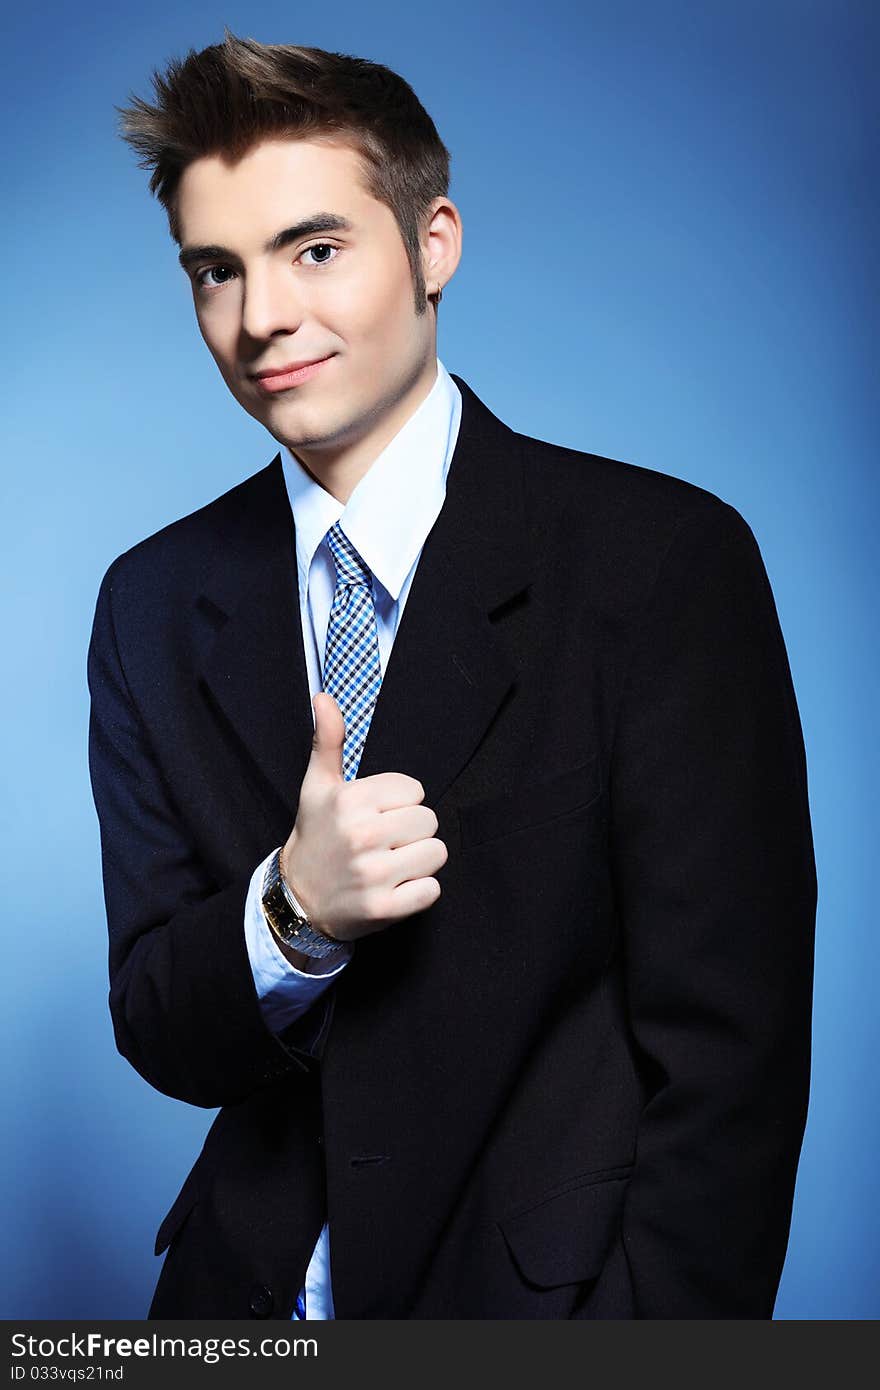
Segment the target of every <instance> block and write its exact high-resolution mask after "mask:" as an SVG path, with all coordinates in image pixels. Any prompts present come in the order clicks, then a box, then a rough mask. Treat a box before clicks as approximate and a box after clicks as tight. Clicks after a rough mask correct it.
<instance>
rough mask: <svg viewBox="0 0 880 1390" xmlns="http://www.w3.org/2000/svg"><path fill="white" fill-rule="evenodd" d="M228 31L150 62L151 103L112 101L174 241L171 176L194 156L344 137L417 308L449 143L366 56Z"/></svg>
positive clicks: (406, 91)
mask: <svg viewBox="0 0 880 1390" xmlns="http://www.w3.org/2000/svg"><path fill="white" fill-rule="evenodd" d="M224 31H225V33H224V39H223V42H222V43H218V44H212V45H211V46H210V47H208V48H203V49H202V50H201V51H200V52H198V53H197V52H195V50H194V49H190V51H189V53H188V54H187V56H186V58H185V59H183V60H182V61H181V60H180V59H172V60H171V61H170V62H169V64H168V66H167V68H166V70H165V72H164V73H161V72H158V71H154V72H153V76H152V83H153V90H154V93H155V98H156V100H155V104H152V105H151V104H150V103H149V102H146V101H144V100H143V99H142V98H141V97H138V96H135V95H133V94H132V95H131V96H130V98H129V99H130V101H131V105H130V106H128V107H121V106H117V107H116V108H115V109H116V110H117V111H118V112H119V115H120V130H119V133H120V135H121V137H122V139H123V140H126V141H127V142H128V144H129V145H131V146H132V148H133V149H134V150H136V151H137V153H138V155H139V159H138V165H139V166H140V168H142V169H151V170H152V171H153V172H152V177H151V178H150V192H151V193H153V194H155V195H156V197H157V198H158V200H159V202H160V203H161V204H162V206H163V208H164V209H165V212H166V213H167V216H168V226H169V230H170V232H171V236H172V237H173V239H174V240H175V241H176V242H177V244H178V246H179V245H180V242H181V233H180V223H179V219H178V215H177V194H178V186H179V183H180V178H181V175H182V174H183V171H184V170H185V169H186V168H187V166H188V165H189V164H191V163H192V162H193V160H196V159H199V158H201V157H202V156H204V155H217V154H220V155H223V156H224V158H226V159H228V160H230V161H235V160H237V159H239V158H241V157H242V156H243V155H245V154H247V153H248V151H249V150H251V149H252V148H253V147H254V146H255V145H256V144H257V143H258V142H259V141H260V140H263V139H267V138H279V137H285V136H290V137H294V138H297V137H298V138H309V137H310V136H321V135H325V134H329V135H333V136H336V137H340V138H342V139H344V141H345V143H347V144H350V145H351V146H352V147H353V148H354V149H355V150H356V151H357V152H358V154H359V156H360V159H361V166H362V170H363V178H364V185H365V187H366V188H367V190H368V192H369V193H370V194H371V195H372V196H373V197H374V198H376V199H378V201H379V202H382V203H385V204H386V205H387V206H388V207H389V208H390V209H391V211H392V212H393V214H394V217H395V219H396V221H397V225H398V227H399V228H400V234H401V237H402V238H403V244H404V246H405V248H406V253H407V257H408V259H409V263H410V269H411V271H412V277H413V288H414V292H415V306H416V313H418V314H422V313H424V311H425V309H426V307H427V299H426V294H425V281H424V276H423V274H422V263H421V251H420V237H421V233H422V231H423V229H424V227H425V226H426V224H427V221H428V212H429V207H430V204H431V202H432V200H433V199H434V198H436V197H438V196H441V195H442V196H446V194H447V193H448V191H449V151H448V150H447V149H446V146H445V145H444V144H443V142H442V141H441V139H440V137H439V135H438V134H437V130H436V127H435V125H434V122H433V121H432V120H431V117H430V116H429V115H428V113H427V111H426V110H425V108H424V107H423V106H422V104H421V102H420V101H419V99H418V97H417V96H416V94H415V92H414V91H413V89H412V88H411V87H410V85H409V83H408V82H406V81H405V80H404V79H403V78H402V77H400V76H399V75H398V74H397V73H396V72H392V70H391V69H390V68H386V67H383V65H382V64H381V63H373V62H370V61H369V60H368V59H366V58H355V57H352V56H350V55H349V54H346V53H330V52H327V51H326V50H325V49H323V48H300V47H297V46H295V45H294V44H277V43H270V44H266V43H258V42H257V40H256V39H246V38H239V37H237V36H236V35H235V34H233V33H232V32H231V31H230V30H229V29H228V28H227V27H226V26H225V25H224Z"/></svg>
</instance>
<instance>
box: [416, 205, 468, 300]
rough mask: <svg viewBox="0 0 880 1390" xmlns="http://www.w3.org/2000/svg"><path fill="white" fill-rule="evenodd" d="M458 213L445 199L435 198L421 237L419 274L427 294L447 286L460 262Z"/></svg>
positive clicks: (460, 233)
mask: <svg viewBox="0 0 880 1390" xmlns="http://www.w3.org/2000/svg"><path fill="white" fill-rule="evenodd" d="M461 241H462V224H461V213H460V212H459V210H458V208H457V207H456V206H455V203H453V202H451V201H450V199H449V198H444V197H439V198H435V199H434V202H433V204H432V208H431V212H430V214H429V216H428V220H427V222H426V225H425V231H424V234H423V236H422V272H423V274H424V277H425V289H426V293H427V294H429V295H430V294H434V293H435V292H436V290H437V287H438V286H440V287H442V286H444V285H447V284H448V283H449V281H450V280H451V279H452V277H453V275H454V274H455V272H456V270H457V269H458V263H459V261H460V260H461Z"/></svg>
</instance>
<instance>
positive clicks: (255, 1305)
mask: <svg viewBox="0 0 880 1390" xmlns="http://www.w3.org/2000/svg"><path fill="white" fill-rule="evenodd" d="M274 1307H275V1299H274V1298H273V1297H272V1290H271V1289H267V1288H266V1285H265V1284H254V1287H253V1288H252V1289H251V1312H252V1313H253V1315H254V1317H255V1318H268V1317H270V1316H271V1314H272V1309H273V1308H274Z"/></svg>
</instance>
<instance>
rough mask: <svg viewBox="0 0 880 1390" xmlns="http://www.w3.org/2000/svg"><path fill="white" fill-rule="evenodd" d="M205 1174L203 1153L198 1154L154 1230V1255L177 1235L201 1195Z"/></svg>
mask: <svg viewBox="0 0 880 1390" xmlns="http://www.w3.org/2000/svg"><path fill="white" fill-rule="evenodd" d="M207 1176H208V1174H207V1170H206V1165H205V1163H204V1161H203V1155H200V1156H199V1157H198V1158H197V1159H196V1161H195V1163H194V1164H193V1167H192V1168H191V1169H190V1172H189V1175H188V1176H187V1178H186V1180H185V1182H184V1184H183V1187H182V1188H181V1189H180V1191H179V1192H178V1194H177V1196H176V1197H175V1199H174V1201H173V1203H172V1205H171V1207H170V1209H169V1210H168V1212H167V1213H166V1215H165V1216H164V1218H163V1220H162V1224H161V1225H160V1227H159V1229H158V1231H157V1232H156V1244H155V1246H154V1249H153V1253H154V1254H155V1255H161V1254H162V1251H163V1250H165V1249H166V1248H167V1246H169V1245H170V1244H171V1242H172V1240H173V1239H174V1237H175V1236H176V1235H177V1232H178V1231H179V1230H180V1228H181V1226H182V1225H183V1223H184V1221H185V1220H186V1218H187V1217H188V1216H189V1213H190V1212H191V1211H192V1209H193V1207H194V1206H195V1204H196V1202H197V1201H198V1200H199V1198H200V1197H201V1196H202V1195H203V1193H204V1190H205V1182H206V1178H207Z"/></svg>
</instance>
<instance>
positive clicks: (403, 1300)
mask: <svg viewBox="0 0 880 1390" xmlns="http://www.w3.org/2000/svg"><path fill="white" fill-rule="evenodd" d="M156 96H157V104H156V105H155V106H150V105H148V104H147V103H145V102H142V101H140V100H136V101H135V103H134V105H133V107H131V108H130V109H129V110H127V111H126V112H125V113H124V120H125V126H124V133H125V135H126V138H127V139H129V140H130V141H131V143H132V145H133V146H134V147H135V148H136V149H138V150H139V152H140V153H141V155H142V156H143V159H142V162H143V163H145V164H146V165H147V166H149V167H152V168H153V170H154V173H153V177H152V182H151V189H152V190H153V191H154V192H156V193H157V194H158V196H159V198H160V200H161V201H162V203H163V205H164V206H165V208H166V210H167V212H168V216H169V221H170V227H171V232H172V235H173V236H174V238H175V240H176V241H177V243H178V244H179V246H180V260H181V264H182V265H183V267H184V269H185V271H186V273H187V274H188V276H189V278H190V280H191V283H192V290H193V298H194V304H195V310H196V316H197V319H198V323H199V327H200V329H201V332H202V335H203V337H204V339H205V342H206V343H207V346H208V348H209V350H210V352H211V354H212V355H213V357H214V359H215V361H216V362H217V365H218V367H219V369H220V372H221V374H222V376H223V378H224V380H225V381H226V383H227V385H228V387H229V389H230V391H231V392H232V394H233V396H234V397H235V399H236V400H237V401H238V402H239V403H240V405H242V406H243V407H244V409H245V410H247V411H248V412H249V414H251V415H253V416H254V417H255V418H256V419H258V420H260V421H261V422H262V423H263V424H264V425H265V426H266V428H267V430H268V431H269V433H270V434H271V435H272V436H273V438H274V439H275V440H277V442H278V444H279V446H280V451H279V453H277V454H276V455H275V457H274V458H273V459H272V461H271V463H269V464H268V465H267V466H266V467H264V468H262V469H261V470H260V471H259V472H256V473H255V474H253V476H251V477H248V478H247V479H246V480H245V481H244V482H242V483H241V484H239V485H238V486H237V487H234V488H233V489H232V490H231V491H229V492H227V493H225V494H224V495H223V496H221V497H219V498H217V499H216V500H214V501H211V502H209V503H208V504H207V505H206V506H204V507H202V508H201V509H200V510H198V511H196V512H195V513H193V514H192V515H191V516H187V517H184V518H183V519H182V520H180V521H177V522H175V523H173V524H171V525H169V526H166V527H165V528H164V529H163V530H161V531H159V532H158V533H157V534H156V535H153V536H151V537H149V538H148V539H147V540H145V541H142V542H141V543H140V544H138V545H136V546H134V547H133V548H132V549H131V550H129V551H127V552H126V553H125V554H123V555H121V556H120V557H119V558H118V559H117V560H115V561H114V563H113V564H112V565H111V566H110V568H109V570H108V571H107V574H106V575H105V577H104V580H103V582H102V584H101V588H100V593H99V596H98V602H97V609H96V613H95V622H94V630H93V634H92V642H91V646H90V651H89V683H90V689H91V694H92V720H91V730H90V763H91V773H92V784H93V788H94V794H95V801H96V805H97V809H98V815H99V819H100V825H101V836H102V854H103V869H104V882H105V893H106V903H107V914H108V922H109V930H110V977H111V995H110V1007H111V1012H112V1017H113V1022H114V1027H115V1033H116V1040H117V1043H118V1046H119V1048H120V1051H121V1052H122V1053H123V1055H124V1056H126V1057H127V1058H128V1059H129V1060H130V1061H131V1063H132V1065H133V1066H134V1067H136V1068H137V1070H138V1071H139V1072H140V1073H141V1075H142V1076H144V1077H145V1078H146V1079H147V1080H148V1081H149V1082H150V1083H151V1084H152V1085H154V1086H156V1087H157V1088H158V1089H159V1090H160V1091H163V1092H164V1093H166V1094H168V1095H171V1096H175V1097H178V1098H179V1099H181V1100H184V1101H187V1102H189V1103H190V1104H193V1105H201V1106H205V1107H212V1108H213V1107H221V1108H220V1112H219V1114H218V1115H217V1117H216V1119H215V1121H214V1123H213V1124H212V1126H211V1128H210V1131H209V1134H208V1136H207V1139H206V1142H205V1145H204V1148H203V1150H202V1153H201V1155H200V1156H199V1158H198V1160H197V1162H196V1163H195V1166H194V1167H193V1169H192V1171H191V1173H190V1174H189V1176H188V1177H187V1179H186V1181H185V1183H184V1185H183V1187H182V1189H181V1191H180V1193H179V1195H178V1197H177V1199H176V1201H175V1202H174V1203H173V1205H172V1207H171V1209H170V1211H169V1212H168V1214H167V1216H166V1217H165V1219H164V1221H163V1222H162V1224H161V1226H160V1228H159V1232H158V1237H157V1241H156V1252H157V1253H160V1252H162V1251H163V1250H165V1249H166V1247H167V1248H168V1254H167V1256H166V1259H165V1263H164V1266H163V1268H162V1273H161V1276H160V1278H159V1282H158V1287H157V1289H156V1293H155V1297H154V1299H153V1303H152V1306H151V1309H150V1314H151V1316H153V1317H178V1318H179V1317H234V1318H235V1317H241V1318H247V1317H258V1318H262V1317H275V1318H289V1317H291V1316H294V1317H296V1316H299V1317H302V1316H305V1317H307V1318H327V1317H333V1316H336V1317H343V1318H477V1317H488V1318H646V1317H661V1318H668V1317H674V1318H682V1317H684V1318H689V1317H735V1318H754V1317H760V1318H766V1317H770V1316H771V1314H772V1310H773V1303H774V1298H775V1294H776V1289H777V1285H778V1280H779V1276H780V1272H781V1269H782V1264H783V1259H784V1255H785V1249H786V1243H787V1238H788V1229H789V1222H790V1214H791V1203H792V1195H793V1189H794V1180H795V1173H796V1168H797V1161H798V1155H799V1151H800V1145H801V1139H802V1134H803V1127H804V1121H805V1115H806V1107H807V1098H808V1087H809V1067H810V1012H811V986H812V962H813V929H814V912H815V891H816V890H815V875H814V864H813V853H812V844H811V835H810V823H809V812H808V802H807V788H806V774H805V766H804V753H803V744H802V738H801V730H800V724H799V719H798V713H797V708H796V704H795V698H794V693H793V690H792V685H791V680H790V675H789V669H788V663H787V659H786V655H785V650H784V646H783V642H782V638H781V635H780V630H779V625H778V621H777V616H776V611H775V607H774V603H773V598H772V595H771V592H770V588H769V585H768V582H767V578H766V575H765V571H764V567H763V564H762V561H761V558H760V554H759V551H758V548H757V545H756V543H755V541H754V538H753V536H752V534H751V532H750V530H749V528H748V526H747V525H746V524H745V522H744V521H743V520H742V518H741V517H740V516H739V514H738V513H737V512H735V511H734V510H733V509H732V508H731V507H729V506H727V505H726V504H725V503H724V502H722V501H720V500H719V499H718V498H716V497H714V496H712V495H711V494H709V493H707V492H704V491H702V490H700V489H698V488H695V487H693V486H690V485H688V484H686V483H684V482H681V481H678V480H676V479H674V478H671V477H666V476H663V475H661V474H658V473H654V472H650V471H648V470H645V469H642V468H638V467H635V466H632V465H628V464H625V463H619V462H616V461H613V460H609V459H605V458H600V457H597V456H595V455H592V454H588V453H579V452H576V451H574V450H570V449H565V448H562V447H559V446H555V445H553V444H548V443H543V442H541V441H539V440H536V439H532V438H530V437H528V436H525V435H521V434H517V433H515V432H514V431H513V430H511V429H509V428H508V427H507V426H505V425H504V424H502V423H501V421H500V420H498V419H497V418H496V417H495V416H494V415H493V414H492V413H491V412H490V411H489V410H488V409H487V407H486V406H485V405H484V404H483V403H482V402H481V401H480V400H479V399H478V397H477V396H476V395H475V394H474V392H473V391H472V390H471V389H470V387H469V386H468V385H467V384H466V383H465V382H464V381H463V380H461V378H459V377H456V376H450V375H449V374H448V373H447V371H446V370H445V368H444V367H443V365H442V364H441V363H439V362H438V360H437V356H436V331H437V307H436V306H437V304H438V303H439V300H440V294H441V292H442V290H443V287H444V286H445V285H446V284H447V283H448V282H449V280H450V279H451V277H452V276H453V274H454V272H455V269H456V267H457V265H458V261H459V257H460V254H461V219H460V216H459V213H458V210H457V209H456V207H455V205H454V204H453V203H452V202H450V200H449V198H448V197H447V189H448V154H447V151H446V150H445V148H444V146H443V145H442V143H441V142H440V139H439V137H438V135H437V132H436V130H435V128H434V125H433V123H432V122H431V120H430V118H429V117H428V116H427V114H426V113H425V111H424V110H423V108H422V107H421V106H420V104H419V103H418V101H417V99H416V97H415V96H414V94H413V92H412V91H411V89H410V88H409V87H408V86H407V84H406V83H405V82H404V81H403V80H402V79H401V78H400V77H398V76H396V75H395V74H393V73H391V72H389V71H388V70H387V69H386V68H383V67H380V66H377V65H374V64H371V63H368V62H366V61H364V60H361V59H356V58H350V57H346V56H344V55H340V54H330V53H325V52H323V51H321V50H317V49H303V48H294V47H284V46H264V45H261V44H258V43H255V42H252V41H249V40H240V39H237V38H235V37H234V36H232V35H231V34H228V33H227V36H226V39H225V41H224V43H223V44H221V45H217V46H214V47H211V48H208V49H206V50H204V51H203V52H201V53H198V54H195V53H191V54H190V55H189V57H188V58H187V60H186V61H185V62H183V63H176V64H172V65H171V66H170V67H169V69H168V71H167V73H166V74H165V76H164V77H163V78H159V77H158V76H157V78H156Z"/></svg>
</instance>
